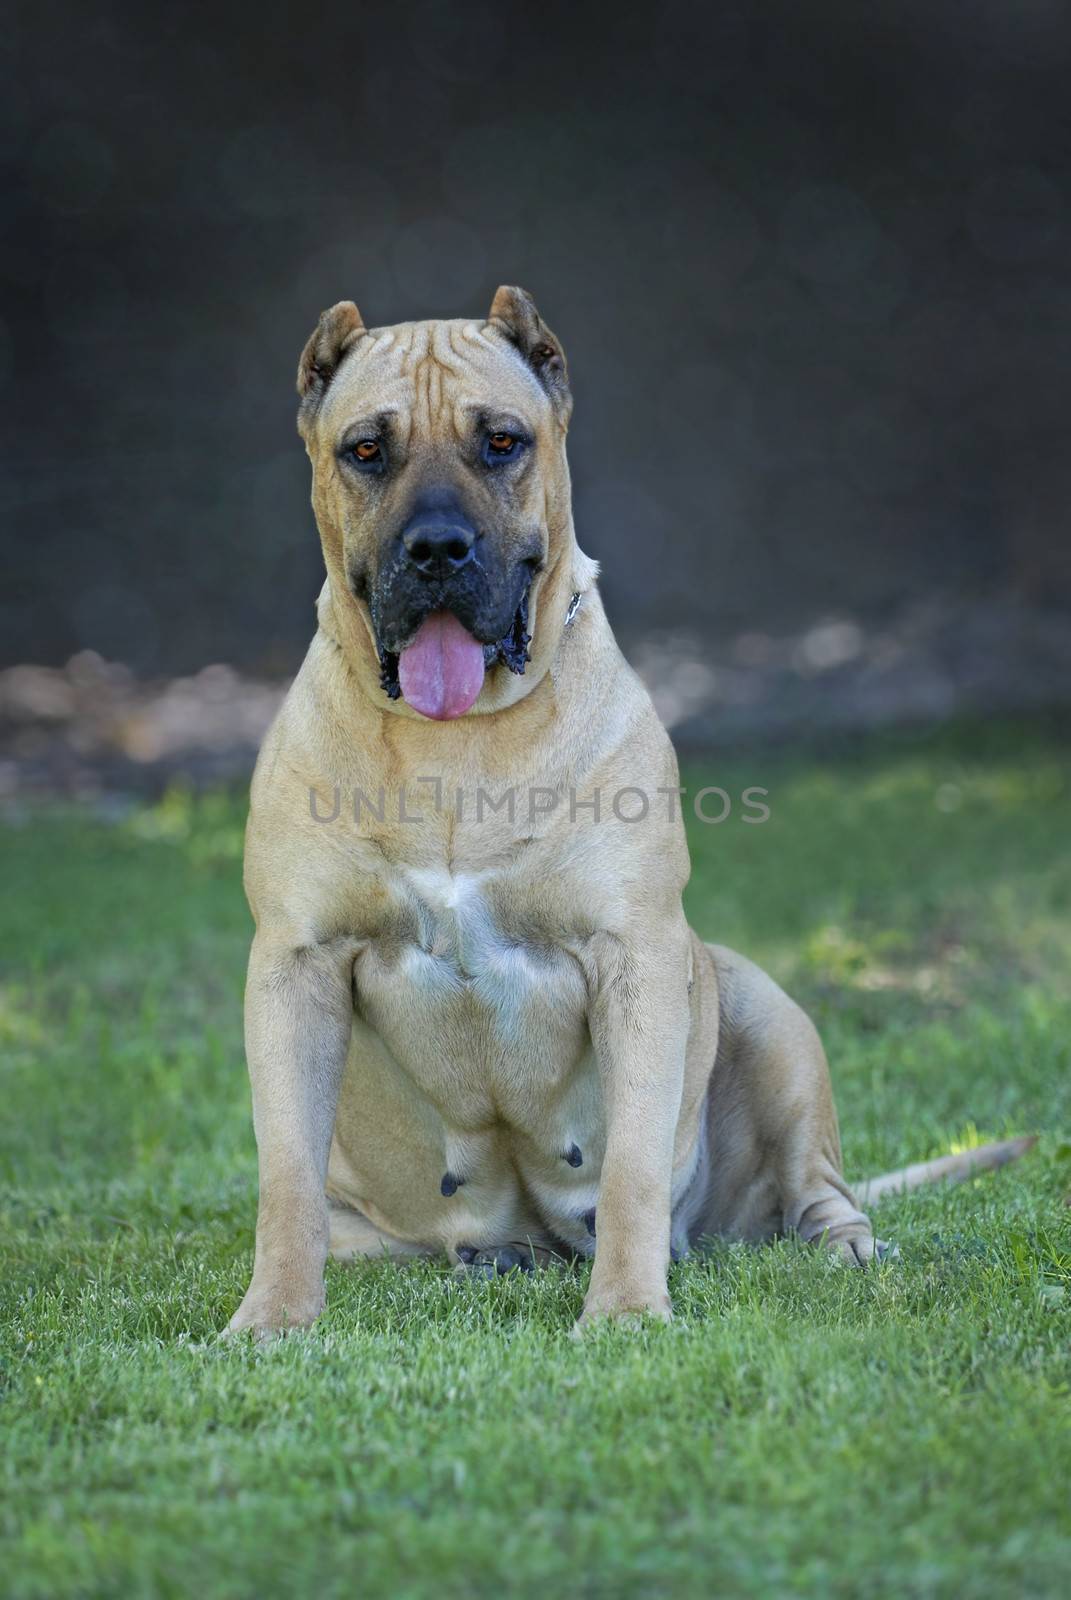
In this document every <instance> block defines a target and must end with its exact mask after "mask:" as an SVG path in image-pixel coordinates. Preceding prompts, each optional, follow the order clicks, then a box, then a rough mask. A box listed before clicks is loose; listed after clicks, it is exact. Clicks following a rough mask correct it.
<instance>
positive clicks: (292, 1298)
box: [223, 1283, 324, 1343]
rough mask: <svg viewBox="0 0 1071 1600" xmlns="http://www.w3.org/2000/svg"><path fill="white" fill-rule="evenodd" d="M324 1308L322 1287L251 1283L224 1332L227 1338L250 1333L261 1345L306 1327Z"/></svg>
mask: <svg viewBox="0 0 1071 1600" xmlns="http://www.w3.org/2000/svg"><path fill="white" fill-rule="evenodd" d="M323 1308H324V1291H323V1286H322V1284H321V1286H320V1287H319V1289H318V1290H311V1289H301V1288H298V1287H297V1286H294V1285H291V1286H278V1285H268V1286H266V1287H263V1288H262V1287H261V1286H260V1285H259V1284H256V1283H251V1284H250V1285H249V1288H248V1289H247V1290H246V1292H245V1297H244V1298H243V1300H242V1303H241V1305H240V1306H239V1307H238V1310H237V1311H236V1312H235V1313H234V1316H233V1317H232V1318H231V1320H230V1321H229V1322H228V1324H227V1326H226V1328H225V1329H224V1332H223V1337H224V1338H225V1339H229V1338H232V1337H233V1336H234V1335H235V1334H238V1333H251V1334H252V1335H253V1337H254V1338H255V1339H256V1340H257V1342H258V1343H261V1342H264V1341H266V1340H269V1339H277V1338H280V1337H281V1336H282V1335H283V1334H285V1333H293V1332H296V1331H297V1330H298V1329H299V1328H307V1327H309V1326H310V1324H312V1323H313V1322H315V1321H316V1318H317V1317H318V1316H319V1315H320V1312H321V1311H322V1310H323Z"/></svg>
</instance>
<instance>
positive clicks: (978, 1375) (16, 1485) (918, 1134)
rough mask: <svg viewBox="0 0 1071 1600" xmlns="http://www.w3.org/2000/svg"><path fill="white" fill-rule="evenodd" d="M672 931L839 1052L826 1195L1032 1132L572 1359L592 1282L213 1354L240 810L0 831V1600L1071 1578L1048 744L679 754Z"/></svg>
mask: <svg viewBox="0 0 1071 1600" xmlns="http://www.w3.org/2000/svg"><path fill="white" fill-rule="evenodd" d="M688 778H689V781H691V782H692V784H693V786H697V785H698V784H699V783H702V782H705V783H720V784H723V785H724V786H725V787H726V788H727V789H728V790H730V792H732V793H737V792H739V790H740V789H741V788H742V787H744V786H745V785H747V784H761V785H763V786H764V787H766V788H768V789H769V790H770V804H771V807H772V812H773V815H772V818H771V820H770V822H768V823H766V824H764V825H762V826H758V827H755V826H747V825H745V824H743V823H742V822H740V821H738V820H737V819H736V818H732V819H730V821H728V822H726V823H725V824H723V825H722V826H721V827H702V826H696V827H695V828H694V829H693V845H694V853H695V872H694V876H693V881H692V884H691V887H690V889H689V902H690V911H691V915H692V917H693V920H694V921H695V923H696V924H697V926H698V927H699V928H700V930H701V931H702V932H703V933H704V934H707V935H708V936H711V937H717V938H719V939H722V940H724V941H726V942H728V943H732V944H735V945H737V946H739V947H740V948H743V949H744V950H746V951H747V952H748V953H750V954H751V955H753V956H755V957H757V958H758V959H759V960H761V961H763V962H765V963H766V964H767V965H769V966H770V967H771V968H772V969H773V970H774V971H775V973H776V974H777V975H778V976H779V977H780V978H781V979H782V980H783V981H785V982H787V983H788V984H789V986H790V987H791V988H792V989H793V991H794V992H795V993H796V994H797V996H798V997H799V998H800V999H802V1000H803V1001H804V1002H805V1003H806V1004H808V1005H809V1006H810V1008H811V1009H812V1011H813V1012H814V1014H815V1016H816V1018H817V1020H818V1022H819V1024H820V1026H821V1028H822V1031H823V1033H824V1036H825V1039H826V1042H827V1046H828V1049H829V1053H830V1057H831V1061H832V1065H833V1074H834V1081H835V1085H836V1091H837V1096H838V1102H839V1107H840V1114H841V1125H842V1129H843V1134H844V1146H845V1158H846V1163H847V1168H848V1172H849V1174H850V1175H851V1174H854V1175H856V1176H862V1175H863V1174H865V1173H867V1172H870V1171H875V1170H878V1169H881V1168H885V1167H888V1166H891V1165H895V1164H899V1163H902V1162H905V1161H908V1160H912V1159H917V1158H920V1157H924V1156H928V1155H934V1154H940V1153H943V1152H945V1151H947V1150H949V1149H950V1148H952V1147H954V1146H957V1145H962V1144H965V1143H970V1142H972V1141H975V1140H978V1139H983V1138H992V1137H997V1136H1000V1135H1003V1134H1006V1133H1009V1132H1019V1131H1025V1130H1029V1129H1035V1128H1036V1129H1040V1130H1041V1131H1042V1133H1043V1138H1042V1141H1041V1143H1040V1145H1039V1147H1038V1149H1037V1150H1036V1151H1035V1152H1034V1153H1033V1154H1032V1155H1031V1156H1029V1157H1027V1158H1026V1159H1025V1160H1024V1161H1023V1162H1022V1163H1020V1164H1019V1165H1018V1166H1015V1167H1012V1168H1009V1169H1006V1170H1004V1171H1002V1172H999V1173H996V1174H992V1175H989V1176H987V1177H985V1178H983V1179H980V1180H978V1181H976V1182H973V1183H971V1184H968V1185H965V1186H963V1187H962V1188H959V1189H944V1190H942V1189H937V1190H931V1191H925V1192H922V1193H919V1194H915V1195H912V1196H907V1197H901V1198H896V1199H893V1200H890V1201H887V1202H886V1203H884V1204H883V1205H882V1206H881V1208H880V1210H879V1211H878V1212H877V1224H878V1230H879V1232H880V1233H881V1234H882V1235H883V1236H885V1237H890V1238H893V1239H895V1240H896V1241H897V1242H898V1244H899V1246H900V1250H901V1259H900V1260H899V1261H898V1262H896V1263H889V1264H886V1265H884V1266H882V1267H880V1268H877V1269H875V1270H873V1271H871V1272H868V1273H865V1274H863V1273H854V1274H853V1273H850V1272H848V1271H847V1270H845V1269H840V1268H837V1267H836V1266H835V1265H834V1264H833V1263H832V1262H831V1261H829V1260H828V1259H827V1258H826V1257H824V1256H823V1255H822V1254H820V1253H818V1252H814V1251H808V1250H806V1249H803V1248H801V1247H799V1246H797V1245H795V1244H794V1243H792V1242H790V1241H785V1242H782V1243H780V1244H778V1245H775V1246H773V1247H770V1248H768V1249H765V1250H761V1251H751V1250H748V1249H745V1248H743V1247H738V1246H721V1247H719V1248H718V1249H717V1251H716V1252H715V1254H714V1255H713V1257H712V1258H711V1259H709V1260H704V1261H690V1262H687V1263H684V1264H682V1265H681V1266H679V1267H677V1268H675V1269H674V1271H673V1275H672V1287H673V1293H674V1298H675V1303H676V1308H677V1320H676V1322H675V1323H674V1324H673V1325H672V1326H670V1327H666V1328H662V1327H647V1328H644V1329H642V1330H638V1331H636V1330H633V1331H628V1330H612V1329H611V1330H606V1331H604V1332H602V1333H600V1334H598V1335H597V1336H596V1337H595V1338H593V1339H592V1340H590V1341H588V1342H585V1343H583V1344H581V1345H577V1344H575V1343H573V1342H572V1341H570V1339H569V1338H568V1330H569V1327H570V1324H571V1322H572V1320H573V1318H574V1316H575V1315H576V1313H577V1311H578V1309H579V1307H580V1303H581V1299H582V1296H583V1289H584V1275H583V1274H582V1273H576V1274H573V1273H569V1272H555V1273H547V1274H544V1275H541V1276H537V1277H536V1278H534V1279H520V1278H517V1277H516V1275H513V1276H511V1277H510V1278H507V1279H503V1280H499V1281H497V1282H494V1283H489V1284H488V1283H484V1282H478V1283H469V1282H467V1281H459V1280H457V1279H456V1278H454V1277H453V1276H452V1275H451V1274H450V1273H449V1272H448V1271H447V1270H445V1269H440V1268H438V1267H436V1266H434V1265H430V1264H427V1265H420V1266H417V1267H408V1268H401V1269H399V1268H397V1267H393V1266H390V1265H387V1264H382V1263H378V1262H377V1263H372V1264H367V1265H364V1266H361V1267H357V1268H351V1269H340V1268H336V1267H332V1268H330V1269H329V1283H328V1290H329V1296H330V1308H329V1311H328V1313H327V1315H326V1316H325V1318H324V1319H323V1321H322V1323H321V1324H320V1325H319V1326H318V1327H317V1329H316V1330H314V1331H313V1332H312V1333H311V1334H308V1335H302V1336H299V1337H295V1338H292V1339H289V1340H286V1341H285V1342H282V1343H280V1344H277V1345H275V1346H271V1347H268V1348H260V1349H258V1348H255V1347H252V1346H251V1345H249V1344H246V1343H244V1342H240V1343H235V1344H220V1343H218V1342H217V1340H216V1337H215V1336H216V1333H217V1330H218V1329H219V1328H221V1327H222V1326H223V1325H224V1323H225V1322H226V1320H227V1318H228V1316H229V1315H230V1313H231V1311H232V1310H233V1309H234V1307H235V1305H236V1304H237V1301H238V1299H239V1297H240V1294H241V1292H242V1289H243V1287H244V1285H245V1281H246V1278H247V1275H248V1272H249V1267H250V1260H251V1245H252V1228H253V1221H254V1209H255V1165H254V1148H253V1140H252V1134H251V1131H250V1127H249V1114H248V1090H247V1085H246V1079H245V1069H244V1065H243V1061H242V1050H241V1036H240V995H241V985H242V976H243V968H244V961H245V954H246V946H247V939H248V933H249V928H248V925H247V918H246V912H245V907H244V903H243V900H242V896H241V890H240V850H241V821H242V807H241V803H240V802H238V801H235V800H234V799H232V798H227V797H219V798H213V799H207V800H203V801H200V802H196V803H193V802H191V801H189V800H188V799H187V798H184V797H183V796H182V795H173V796H171V797H170V798H169V799H168V800H167V801H166V802H165V803H164V804H162V805H160V806H156V807H153V808H149V809H144V810H141V811H137V812H134V813H132V814H131V815H130V816H129V817H128V818H127V819H126V820H124V821H122V822H120V823H112V824H106V823H104V822H94V821H93V820H91V819H89V818H87V817H85V816H79V815H76V814H67V815H60V814H54V815H51V816H39V817H35V818H32V819H28V820H26V821H24V823H23V824H22V825H21V826H18V827H14V826H13V827H10V828H8V829H6V830H5V831H4V834H3V837H2V840H0V847H2V852H3V885H4V891H5V892H4V896H3V903H2V909H0V979H2V988H0V1047H2V1065H0V1089H2V1094H3V1111H4V1115H3V1118H2V1121H0V1193H2V1210H3V1219H2V1224H0V1272H2V1282H3V1288H2V1294H3V1307H2V1315H3V1328H2V1333H0V1382H2V1385H3V1388H2V1404H0V1416H2V1426H3V1443H4V1446H5V1449H4V1457H3V1466H2V1467H0V1591H2V1592H3V1593H4V1594H5V1595H9V1596H18V1597H29V1596H41V1597H45V1596H47V1597H50V1600H51V1597H66V1596H83V1595H84V1596H89V1595H116V1596H123V1597H137V1596H143V1595H144V1596H195V1597H198V1600H216V1597H223V1596H227V1597H231V1596H233V1597H239V1596H241V1597H245V1596H258V1597H262V1596H275V1595H288V1596H289V1595H297V1596H304V1595H312V1594H315V1595H316V1596H317V1597H334V1596H339V1597H343V1596H345V1597H347V1600H349V1597H354V1600H367V1597H378V1596H384V1597H391V1600H395V1597H407V1596H414V1597H415V1596H436V1597H442V1596H454V1595H457V1596H462V1595H464V1596H479V1595H488V1596H490V1595H497V1594H501V1593H510V1594H516V1595H522V1596H528V1595H531V1596H537V1595H538V1596H544V1595H561V1596H567V1597H571V1596H574V1595H590V1596H615V1597H616V1596H643V1597H648V1596H678V1595H689V1596H690V1595H696V1596H708V1595H712V1594H749V1595H750V1594H756V1595H770V1596H783V1595H792V1594H811V1595H821V1596H827V1595H834V1596H839V1595H851V1596H867V1595H897V1596H901V1595H910V1596H929V1595H934V1596H937V1595H941V1596H943V1595H948V1596H955V1597H957V1600H962V1597H968V1600H969V1597H973V1596H977V1597H981V1596H986V1597H990V1596H994V1595H997V1596H1002V1595H1007V1596H1016V1597H1018V1596H1024V1595H1033V1596H1042V1595H1057V1594H1063V1593H1066V1591H1067V1586H1068V1580H1069V1573H1071V1405H1069V1393H1071V1387H1069V1379H1071V1212H1069V1211H1068V1210H1067V1208H1066V1207H1065V1205H1064V1203H1063V1202H1064V1197H1065V1195H1066V1194H1067V1192H1068V1190H1069V1189H1071V1144H1069V1140H1071V1104H1069V1102H1071V1071H1069V1065H1071V1064H1069V1053H1071V988H1069V984H1068V972H1069V961H1071V850H1069V843H1071V750H1069V747H1068V745H1067V744H1066V743H1064V742H1061V739H1060V738H1059V737H1058V735H1057V733H1056V732H1054V731H1051V730H1046V728H1045V727H1044V726H1042V725H1034V726H1028V727H1026V728H1023V727H1018V728H1015V729H1012V728H1009V727H1004V728H999V727H998V728H996V729H994V728H989V729H988V730H986V729H982V728H962V729H956V730H952V731H950V732H944V733H941V734H939V735H933V736H929V737H921V736H919V737H913V738H910V739H906V738H901V739H886V740H882V741H879V742H869V743H865V744H862V745H857V746H855V747H853V749H852V750H851V751H850V752H845V751H840V752H835V753H834V754H832V755H830V756H828V757H823V758H818V757H815V756H813V755H812V756H808V755H806V754H800V753H795V754H793V753H780V754H776V755H767V754H762V753H761V752H756V753H754V754H753V755H750V756H747V757H739V758H736V759H731V760H730V759H727V758H718V759H717V760H712V761H711V762H709V763H697V764H693V769H692V771H691V772H690V773H689V774H688Z"/></svg>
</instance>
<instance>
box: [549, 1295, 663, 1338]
mask: <svg viewBox="0 0 1071 1600" xmlns="http://www.w3.org/2000/svg"><path fill="white" fill-rule="evenodd" d="M645 1318H651V1319H653V1320H654V1321H656V1322H672V1320H673V1308H672V1306H671V1305H670V1303H669V1295H668V1293H667V1291H666V1289H665V1286H664V1285H663V1286H661V1287H658V1288H655V1287H651V1288H647V1289H644V1288H643V1287H642V1286H639V1285H629V1284H622V1285H620V1286H617V1287H614V1288H611V1289H589V1290H588V1294H587V1298H586V1300H585V1301H584V1309H583V1311H582V1312H581V1313H580V1316H579V1318H578V1319H577V1322H576V1324H575V1325H574V1327H573V1338H574V1339H579V1338H583V1336H584V1334H585V1333H588V1332H589V1331H590V1330H591V1329H592V1328H596V1327H598V1326H600V1324H601V1325H605V1324H606V1323H608V1322H613V1323H618V1324H625V1325H626V1326H628V1325H629V1324H632V1323H636V1324H638V1323H640V1322H642V1321H643V1320H644V1319H645Z"/></svg>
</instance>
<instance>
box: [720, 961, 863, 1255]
mask: <svg viewBox="0 0 1071 1600" xmlns="http://www.w3.org/2000/svg"><path fill="white" fill-rule="evenodd" d="M706 948H707V950H708V952H709V954H710V958H711V962H712V966H713V974H714V978H715V980H716V983H717V990H718V1003H719V1023H720V1026H719V1038H718V1051H717V1058H716V1061H715V1065H714V1070H713V1072H712V1074H711V1078H710V1088H709V1092H708V1099H707V1117H708V1136H709V1151H710V1162H709V1179H708V1187H707V1194H706V1200H705V1204H704V1206H703V1207H702V1210H701V1214H700V1216H699V1217H698V1219H697V1223H696V1224H695V1225H694V1227H693V1237H695V1238H697V1239H698V1238H699V1237H700V1236H702V1235H703V1234H708V1235H723V1236H727V1237H729V1238H738V1239H750V1240H760V1239H766V1238H771V1237H773V1236H775V1235H777V1234H781V1233H795V1234H797V1235H798V1236H799V1237H800V1238H801V1239H804V1240H806V1241H808V1242H813V1243H815V1244H824V1245H826V1246H827V1247H828V1248H830V1249H832V1250H834V1251H836V1253H837V1254H838V1255H839V1256H841V1257H842V1258H843V1259H844V1260H845V1261H847V1262H848V1263H850V1264H851V1265H853V1266H863V1265H865V1264H866V1263H867V1262H868V1261H870V1260H871V1259H872V1257H873V1255H874V1236H873V1233H872V1231H871V1227H870V1222H869V1220H868V1218H867V1217H866V1216H865V1215H864V1213H863V1212H862V1211H860V1209H859V1207H858V1206H857V1205H856V1203H855V1199H854V1197H853V1195H852V1192H851V1190H850V1189H849V1187H848V1185H847V1184H846V1183H845V1181H844V1178H843V1177H842V1175H841V1154H840V1135H839V1132H838V1128H837V1114H836V1111H835V1109H834V1106H833V1094H832V1090H831V1087H830V1082H829V1069H828V1067H827V1065H826V1058H825V1052H824V1051H823V1049H822V1045H821V1041H820V1040H819V1038H818V1034H817V1032H816V1031H815V1028H814V1025H813V1024H812V1023H811V1021H810V1019H809V1017H807V1015H806V1014H805V1013H804V1012H803V1011H802V1010H801V1009H800V1007H799V1006H798V1005H796V1004H795V1002H794V1001H792V1000H790V999H789V997H788V996H787V995H786V994H785V993H784V991H783V990H782V989H780V988H779V987H778V985H777V984H776V983H774V981H773V979H772V978H770V977H768V976H767V975H766V973H764V972H763V971H761V969H760V968H758V967H756V966H755V965H754V964H753V963H752V962H750V961H746V960H745V959H744V958H743V957H742V956H738V955H736V954H735V952H733V951H731V950H727V949H725V948H724V946H720V945H708V946H707V947H706Z"/></svg>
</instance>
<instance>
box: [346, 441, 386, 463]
mask: <svg viewBox="0 0 1071 1600" xmlns="http://www.w3.org/2000/svg"><path fill="white" fill-rule="evenodd" d="M353 454H354V455H355V456H356V457H357V460H358V461H366V462H367V461H379V460H380V459H381V457H382V454H383V452H382V451H381V450H380V448H379V445H378V444H377V443H376V441H375V440H374V439H358V441H357V443H356V444H355V445H354V446H353Z"/></svg>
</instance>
